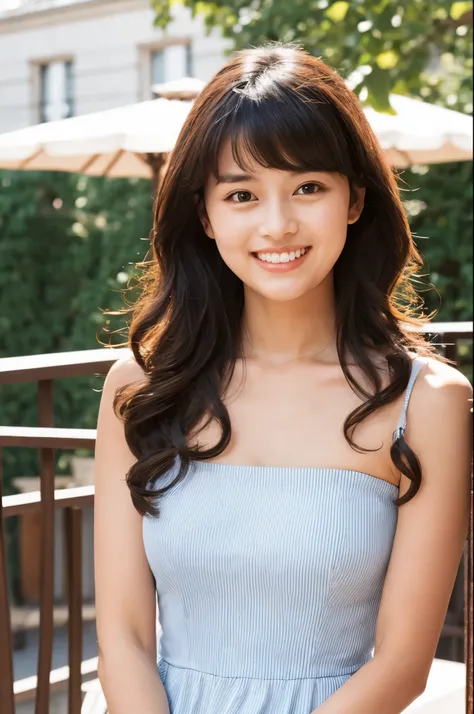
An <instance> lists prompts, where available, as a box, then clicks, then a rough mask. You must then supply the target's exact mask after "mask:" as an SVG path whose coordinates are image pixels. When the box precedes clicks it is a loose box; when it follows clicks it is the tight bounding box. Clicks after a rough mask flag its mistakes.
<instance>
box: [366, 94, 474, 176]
mask: <svg viewBox="0 0 474 714" xmlns="http://www.w3.org/2000/svg"><path fill="white" fill-rule="evenodd" d="M390 103H391V105H392V107H393V108H394V110H395V111H396V112H397V113H396V114H395V115H390V114H380V113H379V112H376V111H375V110H374V109H372V108H371V107H365V108H364V112H365V115H366V117H367V119H368V120H369V123H370V125H371V127H372V129H373V130H374V132H375V133H376V135H377V138H378V140H379V141H380V143H381V145H382V147H383V149H384V150H385V153H386V154H387V156H388V159H389V161H390V163H391V164H392V165H393V166H398V167H401V168H406V167H408V166H414V165H417V164H441V163H446V162H449V161H472V156H473V140H472V135H473V132H472V117H471V116H470V115H468V114H462V113H461V112H455V111H453V110H452V109H445V108H444V107H439V106H437V105H436V104H427V103H426V102H422V101H420V100H419V99H412V98H411V97H403V96H401V95H399V94H391V95H390Z"/></svg>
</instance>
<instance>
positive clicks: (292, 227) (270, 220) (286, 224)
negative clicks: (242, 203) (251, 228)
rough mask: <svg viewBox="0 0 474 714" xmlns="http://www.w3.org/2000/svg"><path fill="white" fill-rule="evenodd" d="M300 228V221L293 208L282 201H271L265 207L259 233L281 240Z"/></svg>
mask: <svg viewBox="0 0 474 714" xmlns="http://www.w3.org/2000/svg"><path fill="white" fill-rule="evenodd" d="M297 230H298V223H297V221H296V218H295V216H294V215H293V213H292V210H291V208H290V207H289V206H288V205H285V204H284V203H283V202H281V201H272V202H269V204H268V206H267V207H266V208H265V209H264V214H263V218H262V221H261V224H260V228H259V233H260V235H261V236H262V238H263V237H265V238H271V239H272V240H274V241H280V240H282V239H283V238H286V237H287V236H288V235H294V234H295V233H296V232H297Z"/></svg>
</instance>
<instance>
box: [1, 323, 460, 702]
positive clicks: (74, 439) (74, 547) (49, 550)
mask: <svg viewBox="0 0 474 714" xmlns="http://www.w3.org/2000/svg"><path fill="white" fill-rule="evenodd" d="M425 332H426V333H427V334H429V337H430V340H431V341H432V342H433V343H435V344H437V345H439V346H440V347H441V346H442V350H441V351H442V352H443V354H445V356H446V357H448V358H449V359H452V360H455V361H456V363H457V356H458V346H459V344H460V342H461V341H462V340H471V341H472V323H431V324H430V326H429V329H425ZM124 354H129V351H128V349H98V350H86V351H81V352H68V353H59V354H50V355H37V356H28V357H17V358H16V357H12V358H6V359H0V385H2V384H19V383H25V382H36V383H37V384H38V416H39V418H38V422H39V425H38V426H37V427H0V496H1V495H2V471H1V466H2V452H1V450H2V447H28V448H32V449H38V450H39V455H40V488H41V490H40V491H38V492H33V493H27V494H20V495H14V496H4V497H3V498H2V505H1V507H0V661H1V662H2V676H1V677H0V711H1V712H2V714H14V712H15V695H14V677H13V664H12V662H13V656H12V655H13V646H12V627H11V617H10V604H9V596H8V583H7V564H6V548H5V536H4V532H5V531H4V523H3V520H4V518H8V517H11V516H16V515H20V514H24V513H29V512H32V511H39V512H40V513H41V516H42V518H41V524H42V530H41V543H40V549H41V584H40V618H39V623H40V625H39V648H38V670H37V680H36V682H37V685H36V688H35V697H36V707H35V712H36V714H48V712H49V709H50V694H51V686H52V683H51V682H50V679H51V663H52V648H53V628H54V622H53V608H54V592H53V586H54V539H55V533H54V520H55V519H54V513H55V509H64V510H65V513H66V524H67V528H66V549H67V566H66V567H67V584H68V587H67V600H68V661H69V672H68V714H80V711H81V702H82V692H81V677H82V674H83V673H84V666H83V663H82V602H81V600H82V584H81V565H82V552H81V544H82V535H81V532H82V510H83V508H84V507H86V506H90V505H91V504H93V499H94V487H93V486H89V487H81V488H68V489H59V490H55V488H54V476H55V468H54V466H55V463H54V452H55V450H56V449H76V448H86V449H93V448H94V447H95V437H96V432H95V430H94V429H58V428H55V427H54V404H53V388H54V380H56V379H64V378H69V377H80V376H92V375H96V376H105V375H106V374H107V372H108V370H109V369H110V367H111V366H112V365H113V364H114V362H115V361H116V360H117V359H118V358H119V357H121V356H123V355H124ZM472 529H473V512H472V484H471V520H470V530H469V538H468V540H467V542H466V549H465V556H464V563H463V567H464V612H463V613H462V614H461V617H463V619H464V623H462V622H458V621H456V617H454V622H453V617H451V618H450V613H448V617H447V618H446V623H445V627H444V628H443V633H442V637H452V638H457V639H458V640H459V639H460V638H461V639H462V640H463V643H464V661H465V662H466V663H470V665H471V666H467V668H466V671H467V674H466V712H467V714H474V712H473V694H472V690H473V680H472V662H473V636H472V624H473V589H472V577H473V550H472V548H473V530H472ZM454 615H455V613H454ZM458 616H459V615H458ZM81 665H82V673H81Z"/></svg>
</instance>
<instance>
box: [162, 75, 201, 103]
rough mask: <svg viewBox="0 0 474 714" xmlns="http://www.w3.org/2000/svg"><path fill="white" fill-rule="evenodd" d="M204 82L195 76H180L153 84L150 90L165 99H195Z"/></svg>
mask: <svg viewBox="0 0 474 714" xmlns="http://www.w3.org/2000/svg"><path fill="white" fill-rule="evenodd" d="M205 86H206V83H205V82H203V80H202V79H198V78H197V77H181V79H173V80H171V81H169V82H163V83H162V84H153V85H152V88H151V90H152V92H154V93H155V94H156V95H157V96H158V97H165V98H166V99H196V97H197V95H198V94H199V92H201V91H202V90H203V89H204V87H205Z"/></svg>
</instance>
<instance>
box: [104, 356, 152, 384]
mask: <svg viewBox="0 0 474 714" xmlns="http://www.w3.org/2000/svg"><path fill="white" fill-rule="evenodd" d="M145 378H146V374H145V372H144V370H143V369H142V367H141V366H140V365H139V364H138V362H137V361H136V360H135V357H134V356H133V353H132V352H130V353H129V354H128V355H124V356H123V357H119V358H118V360H117V361H116V362H114V364H113V365H112V367H111V368H110V369H109V372H108V374H107V378H106V382H107V383H108V384H111V385H112V386H113V387H114V388H115V389H118V388H119V387H125V386H126V385H128V384H134V383H135V382H141V381H142V380H143V379H145Z"/></svg>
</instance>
